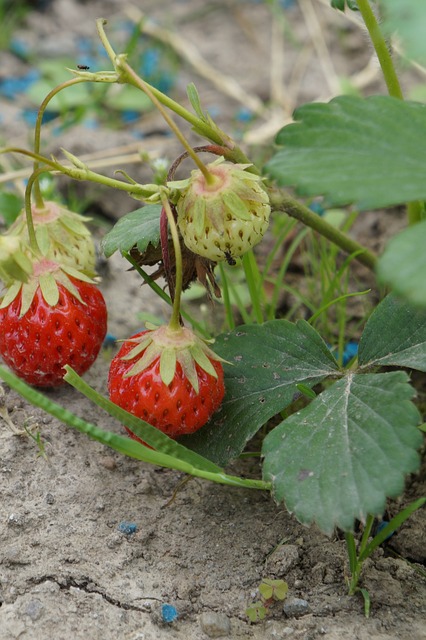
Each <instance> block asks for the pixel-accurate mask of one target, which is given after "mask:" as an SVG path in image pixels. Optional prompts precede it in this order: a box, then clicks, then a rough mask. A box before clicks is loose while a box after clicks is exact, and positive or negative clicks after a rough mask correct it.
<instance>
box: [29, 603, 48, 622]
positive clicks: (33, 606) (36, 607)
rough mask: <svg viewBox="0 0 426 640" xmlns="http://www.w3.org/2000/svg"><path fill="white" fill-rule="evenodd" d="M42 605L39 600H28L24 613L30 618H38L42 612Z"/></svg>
mask: <svg viewBox="0 0 426 640" xmlns="http://www.w3.org/2000/svg"><path fill="white" fill-rule="evenodd" d="M43 609H44V605H43V603H42V602H40V600H30V601H29V603H28V604H27V606H26V607H25V610H24V613H25V615H27V616H29V617H30V618H31V620H38V619H39V618H40V616H41V614H42V613H43Z"/></svg>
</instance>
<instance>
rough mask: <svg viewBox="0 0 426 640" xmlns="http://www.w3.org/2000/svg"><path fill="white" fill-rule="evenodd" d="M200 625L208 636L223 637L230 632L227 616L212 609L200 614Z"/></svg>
mask: <svg viewBox="0 0 426 640" xmlns="http://www.w3.org/2000/svg"><path fill="white" fill-rule="evenodd" d="M200 626H201V628H202V630H203V631H204V633H205V634H206V635H207V636H208V637H209V638H223V637H224V636H227V635H229V633H230V632H231V623H230V622H229V618H228V616H226V615H225V614H224V613H215V612H214V611H206V612H205V613H202V614H201V616H200Z"/></svg>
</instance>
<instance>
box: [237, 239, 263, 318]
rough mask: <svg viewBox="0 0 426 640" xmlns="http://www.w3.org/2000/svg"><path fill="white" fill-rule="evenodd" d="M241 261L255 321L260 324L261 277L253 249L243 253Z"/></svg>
mask: <svg viewBox="0 0 426 640" xmlns="http://www.w3.org/2000/svg"><path fill="white" fill-rule="evenodd" d="M242 262H243V267H244V274H245V276H246V282H247V286H248V289H249V292H250V299H251V303H252V305H253V311H254V315H255V318H256V322H257V323H258V324H262V323H263V321H264V318H263V312H262V305H261V302H260V295H261V292H262V288H261V286H259V282H260V280H261V278H260V273H259V268H258V266H257V262H256V258H255V257H254V253H253V251H247V253H245V254H244V255H243V258H242Z"/></svg>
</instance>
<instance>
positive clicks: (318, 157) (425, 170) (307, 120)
mask: <svg viewBox="0 0 426 640" xmlns="http://www.w3.org/2000/svg"><path fill="white" fill-rule="evenodd" d="M294 118H295V120H296V122H295V123H293V124H290V125H288V126H286V127H284V128H283V129H282V130H281V131H280V132H279V134H278V136H277V143H278V145H282V146H283V148H282V149H280V150H279V151H278V152H277V153H276V154H275V156H273V157H272V159H271V160H270V161H269V162H268V163H267V165H266V172H267V173H268V174H269V175H270V176H271V177H272V178H275V180H276V181H277V183H278V184H279V185H281V186H294V187H296V190H297V191H298V193H299V194H301V195H304V196H319V195H324V196H325V198H326V203H327V206H333V205H347V204H351V203H354V204H355V205H356V207H357V208H359V209H372V208H378V207H385V206H390V205H395V204H401V203H405V202H408V201H412V200H424V199H426V180H425V175H426V154H425V153H424V149H425V148H426V105H425V104H421V103H415V102H404V101H403V100H398V99H397V98H391V97H389V96H371V97H369V98H365V99H363V98H358V97H354V96H339V97H337V98H335V99H333V100H331V102H329V103H326V104H324V103H311V104H307V105H304V106H302V107H300V108H299V109H297V110H296V111H295V113H294Z"/></svg>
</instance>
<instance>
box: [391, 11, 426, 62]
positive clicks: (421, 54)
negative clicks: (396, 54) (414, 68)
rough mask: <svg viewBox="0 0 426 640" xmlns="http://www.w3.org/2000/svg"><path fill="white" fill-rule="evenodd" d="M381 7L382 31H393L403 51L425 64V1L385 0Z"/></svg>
mask: <svg viewBox="0 0 426 640" xmlns="http://www.w3.org/2000/svg"><path fill="white" fill-rule="evenodd" d="M382 7H383V22H382V28H383V31H384V32H385V33H386V34H388V35H393V34H394V33H395V32H396V33H397V35H398V38H399V39H400V40H401V43H402V49H403V51H404V53H405V54H406V55H407V56H408V57H410V58H414V59H416V60H418V61H419V62H421V63H423V64H426V38H425V24H426V3H425V2H423V0H417V1H416V0H385V1H384V2H383V3H382Z"/></svg>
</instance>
